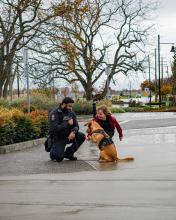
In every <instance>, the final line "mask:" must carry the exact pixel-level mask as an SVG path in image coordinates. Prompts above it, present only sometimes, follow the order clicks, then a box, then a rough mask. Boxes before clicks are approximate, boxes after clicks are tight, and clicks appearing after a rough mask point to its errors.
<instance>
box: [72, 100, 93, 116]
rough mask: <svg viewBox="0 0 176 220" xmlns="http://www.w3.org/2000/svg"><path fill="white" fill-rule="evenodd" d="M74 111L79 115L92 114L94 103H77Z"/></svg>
mask: <svg viewBox="0 0 176 220" xmlns="http://www.w3.org/2000/svg"><path fill="white" fill-rule="evenodd" d="M73 111H74V112H75V113H76V114H78V115H81V114H82V115H89V114H92V102H77V103H74V105H73Z"/></svg>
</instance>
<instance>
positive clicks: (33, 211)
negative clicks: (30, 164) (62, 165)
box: [0, 127, 176, 220]
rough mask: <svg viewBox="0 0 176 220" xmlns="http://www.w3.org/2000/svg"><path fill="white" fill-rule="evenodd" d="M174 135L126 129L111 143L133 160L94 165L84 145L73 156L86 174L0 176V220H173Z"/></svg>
mask: <svg viewBox="0 0 176 220" xmlns="http://www.w3.org/2000/svg"><path fill="white" fill-rule="evenodd" d="M175 131H176V127H168V128H167V127H166V128H148V129H137V130H134V129H133V130H126V131H125V138H124V140H123V142H120V143H119V141H118V140H115V142H116V143H117V146H118V152H119V154H120V156H126V155H132V156H134V157H135V161H134V162H129V163H124V162H123V163H106V164H99V163H98V162H97V158H98V154H99V152H98V150H97V148H96V147H95V146H93V145H91V144H90V143H87V144H86V145H85V146H84V147H82V148H80V150H79V152H78V157H79V158H80V159H81V160H83V161H85V162H86V163H88V164H89V165H90V167H92V171H83V172H75V173H74V172H73V173H60V174H34V175H20V176H19V175H18V176H11V175H10V176H9V175H8V176H7V175H6V176H5V175H2V176H0V195H1V196H0V220H1V219H2V220H12V219H13V220H29V219H30V220H35V219H37V220H38V219H39V220H40V219H41V220H45V219H47V220H48V219H49V220H56V219H57V220H72V219H75V220H88V219H89V220H91V219H97V220H98V219H101V220H102V219H110V220H115V219H119V220H141V219H142V220H175V219H176V212H175V208H176V172H175V170H176V132H175ZM54 164H55V166H59V164H57V163H54ZM73 166H74V164H73Z"/></svg>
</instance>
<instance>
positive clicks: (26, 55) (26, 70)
mask: <svg viewBox="0 0 176 220" xmlns="http://www.w3.org/2000/svg"><path fill="white" fill-rule="evenodd" d="M23 58H24V75H25V76H26V84H27V85H26V87H27V110H28V113H30V97H29V73H28V49H27V48H24V57H23Z"/></svg>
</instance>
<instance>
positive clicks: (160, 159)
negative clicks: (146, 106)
mask: <svg viewBox="0 0 176 220" xmlns="http://www.w3.org/2000/svg"><path fill="white" fill-rule="evenodd" d="M175 131H176V127H170V128H150V129H136V130H135V129H134V130H126V131H125V132H124V138H123V141H122V142H120V141H119V140H118V135H117V134H116V135H115V138H114V142H115V144H116V147H117V150H118V154H119V155H120V157H124V156H134V157H135V161H134V162H118V163H116V162H109V163H99V162H98V158H99V149H98V147H97V146H96V145H94V144H93V143H91V142H88V143H86V144H84V146H83V147H82V148H80V150H79V157H80V158H81V159H83V160H85V161H86V162H88V163H89V164H90V165H91V166H93V168H95V169H96V170H100V171H108V170H121V169H135V168H139V167H140V168H141V167H150V166H151V167H153V166H163V165H164V164H166V165H167V164H168V161H169V162H170V163H172V162H174V161H175V158H176V132H175Z"/></svg>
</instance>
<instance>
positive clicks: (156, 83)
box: [155, 48, 158, 102]
mask: <svg viewBox="0 0 176 220" xmlns="http://www.w3.org/2000/svg"><path fill="white" fill-rule="evenodd" d="M157 87H158V82H157V49H156V48H155V102H157Z"/></svg>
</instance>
